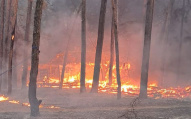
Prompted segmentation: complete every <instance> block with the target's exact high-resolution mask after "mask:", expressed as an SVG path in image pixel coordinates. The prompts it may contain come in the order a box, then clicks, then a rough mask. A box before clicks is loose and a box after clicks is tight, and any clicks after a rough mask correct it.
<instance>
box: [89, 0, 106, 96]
mask: <svg viewBox="0 0 191 119" xmlns="http://www.w3.org/2000/svg"><path fill="white" fill-rule="evenodd" d="M106 5H107V0H101V9H100V17H99V28H98V39H97V46H96V56H95V66H94V75H93V84H92V90H91V92H92V93H97V92H98V85H99V74H100V63H101V55H102V47H103V39H104V24H105V12H106Z"/></svg>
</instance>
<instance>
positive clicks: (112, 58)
mask: <svg viewBox="0 0 191 119" xmlns="http://www.w3.org/2000/svg"><path fill="white" fill-rule="evenodd" d="M113 61H114V20H113V13H112V21H111V44H110V61H109V85H110V86H111V85H112V77H113V76H112V73H113V72H112V71H113Z"/></svg>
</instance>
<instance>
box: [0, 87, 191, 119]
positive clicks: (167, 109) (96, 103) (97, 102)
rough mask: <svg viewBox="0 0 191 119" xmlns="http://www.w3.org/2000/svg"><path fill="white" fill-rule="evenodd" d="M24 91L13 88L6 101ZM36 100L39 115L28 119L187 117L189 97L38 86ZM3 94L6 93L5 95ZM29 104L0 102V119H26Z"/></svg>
mask: <svg viewBox="0 0 191 119" xmlns="http://www.w3.org/2000/svg"><path fill="white" fill-rule="evenodd" d="M27 92H28V89H26V90H16V91H13V94H12V95H11V96H9V100H19V101H20V103H25V102H28V98H27ZM37 95H38V96H37V97H38V99H42V100H43V105H44V106H50V105H54V106H58V107H60V108H58V109H47V108H40V113H41V116H40V117H37V118H31V119H191V99H182V100H178V99H157V100H155V99H146V100H139V99H137V98H136V97H129V96H127V95H123V96H122V99H120V100H117V99H116V95H115V94H103V93H98V94H92V93H85V94H79V90H77V89H62V90H59V89H50V88H38V91H37ZM5 96H6V95H5ZM28 118H30V109H29V107H26V106H23V105H22V104H11V103H9V102H8V101H5V102H0V119H28Z"/></svg>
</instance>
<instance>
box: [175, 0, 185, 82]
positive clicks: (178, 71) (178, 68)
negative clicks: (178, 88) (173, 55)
mask: <svg viewBox="0 0 191 119" xmlns="http://www.w3.org/2000/svg"><path fill="white" fill-rule="evenodd" d="M184 17H185V0H183V5H182V19H181V26H180V28H181V29H180V40H179V47H178V65H177V79H176V83H178V81H179V80H180V75H181V72H180V71H181V51H182V40H183V28H184Z"/></svg>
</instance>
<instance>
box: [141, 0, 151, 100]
mask: <svg viewBox="0 0 191 119" xmlns="http://www.w3.org/2000/svg"><path fill="white" fill-rule="evenodd" d="M153 9H154V0H148V1H147V9H146V20H145V34H144V46H143V59H142V67H141V85H140V94H139V97H140V98H147V83H148V70H149V58H150V45H151V32H152V21H153Z"/></svg>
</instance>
